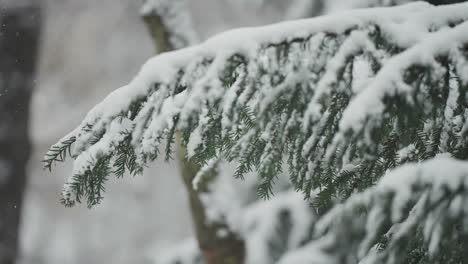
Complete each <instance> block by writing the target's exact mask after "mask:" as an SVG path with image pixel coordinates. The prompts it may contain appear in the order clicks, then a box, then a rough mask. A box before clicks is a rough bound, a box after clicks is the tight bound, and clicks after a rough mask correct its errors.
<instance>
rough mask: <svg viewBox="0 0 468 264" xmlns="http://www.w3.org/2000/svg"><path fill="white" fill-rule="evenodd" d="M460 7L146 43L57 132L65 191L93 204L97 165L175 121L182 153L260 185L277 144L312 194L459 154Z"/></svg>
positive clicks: (139, 155)
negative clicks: (135, 66)
mask: <svg viewBox="0 0 468 264" xmlns="http://www.w3.org/2000/svg"><path fill="white" fill-rule="evenodd" d="M467 19H468V4H466V3H464V4H457V5H450V6H439V7H434V6H431V5H429V4H427V3H421V2H418V3H412V4H408V5H403V6H398V7H391V8H372V9H364V10H355V11H350V12H347V13H340V14H337V15H330V16H324V17H319V18H313V19H306V20H298V21H292V22H285V23H280V24H275V25H270V26H265V27H259V28H244V29H237V30H232V31H229V32H226V33H223V34H220V35H218V36H215V37H214V38H212V39H209V40H208V41H206V42H204V43H202V44H200V45H197V46H193V47H190V48H187V49H182V50H180V51H176V52H169V53H165V54H162V55H159V56H156V57H154V58H152V59H151V60H149V61H148V62H147V63H146V64H145V65H144V66H143V67H142V69H141V71H140V73H139V74H138V75H137V76H136V77H135V78H134V80H132V82H131V83H130V84H128V85H126V86H124V87H122V88H120V89H118V90H116V91H115V92H113V93H111V94H110V95H109V96H108V97H107V98H106V99H105V100H104V101H103V102H102V103H100V104H99V105H97V106H96V107H95V108H94V109H92V110H91V111H90V112H89V113H88V115H87V116H86V118H85V119H84V120H83V122H82V124H81V125H80V126H79V127H78V128H77V129H76V130H74V131H73V132H71V133H70V134H69V135H67V136H66V137H65V138H64V139H63V140H62V141H61V142H59V143H58V145H57V146H58V149H63V142H65V141H64V140H68V139H73V138H74V139H75V140H74V141H75V142H74V146H73V151H72V154H73V156H74V158H75V159H76V160H75V163H74V169H73V174H72V175H73V176H72V178H71V179H69V180H68V182H67V183H66V186H65V189H64V192H63V195H64V203H65V204H66V205H73V204H74V202H75V201H81V200H82V199H83V198H84V199H86V200H87V202H88V204H89V205H93V204H95V203H98V202H99V201H100V199H101V198H102V195H101V192H102V188H103V184H104V182H105V180H106V179H107V175H108V174H109V173H111V172H113V171H121V170H122V169H128V170H129V171H130V172H131V173H137V172H140V171H141V170H142V168H143V167H144V165H145V164H147V163H148V162H150V161H152V160H154V159H156V158H157V157H158V155H159V150H160V148H159V146H160V145H161V143H162V142H163V141H167V142H168V143H169V145H170V143H171V142H173V140H172V139H173V137H174V132H175V131H176V130H180V131H182V133H183V138H184V143H185V144H186V145H187V148H188V154H189V155H190V158H191V159H192V160H194V161H197V162H199V163H201V164H204V163H205V162H206V161H209V160H212V159H216V158H219V157H222V158H225V159H227V160H228V161H233V160H237V161H238V162H239V166H238V168H237V171H236V176H238V177H242V175H243V174H244V173H246V172H249V171H251V170H255V171H257V173H258V175H259V179H260V187H259V193H260V194H261V195H262V196H265V197H267V196H269V194H270V193H271V188H272V185H273V183H274V179H275V177H276V175H277V174H278V173H280V172H281V168H282V167H281V165H282V160H283V157H284V156H287V163H288V165H289V166H288V168H289V173H290V175H291V180H292V182H293V184H294V185H295V187H296V188H298V189H300V190H302V191H303V192H304V193H305V194H306V197H309V195H310V192H311V191H312V190H313V189H315V188H318V187H320V188H321V189H322V192H321V193H320V194H319V199H318V200H317V201H316V202H317V205H326V204H327V203H328V202H329V201H330V200H331V199H332V198H333V197H337V196H338V197H340V198H346V197H348V196H349V195H350V194H351V193H352V192H354V191H356V190H364V189H366V188H367V187H369V186H371V185H373V184H374V183H375V182H376V181H377V179H378V178H379V177H381V176H382V175H383V174H384V173H385V171H387V170H388V169H389V168H392V167H395V166H397V165H398V164H400V163H404V162H407V161H414V160H423V159H427V158H430V157H433V156H435V155H436V154H437V153H439V152H443V153H445V152H447V153H451V154H452V155H453V156H456V157H459V158H464V157H465V156H466V155H467V153H468V151H467V149H468V146H467V144H466V139H467V133H468V125H466V124H467V123H466V122H465V120H466V117H467V114H468V113H465V108H466V105H465V104H466V101H465V96H466V92H467V86H468V70H467V69H468V61H467V60H468V55H467V49H468V47H467V44H468V34H467V32H468V22H466V21H467ZM67 142H68V143H70V141H67ZM56 149H57V147H53V148H52V149H51V151H50V152H49V153H48V154H47V156H46V165H48V164H51V163H53V162H54V161H56V159H54V158H48V157H54V156H53V155H54V154H55V151H56ZM167 150H168V152H170V151H171V148H170V147H168V148H167ZM168 154H170V153H166V155H168ZM117 160H120V162H118V163H117V162H116V161H117ZM122 161H123V162H122Z"/></svg>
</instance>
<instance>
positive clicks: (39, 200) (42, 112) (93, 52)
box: [0, 0, 284, 264]
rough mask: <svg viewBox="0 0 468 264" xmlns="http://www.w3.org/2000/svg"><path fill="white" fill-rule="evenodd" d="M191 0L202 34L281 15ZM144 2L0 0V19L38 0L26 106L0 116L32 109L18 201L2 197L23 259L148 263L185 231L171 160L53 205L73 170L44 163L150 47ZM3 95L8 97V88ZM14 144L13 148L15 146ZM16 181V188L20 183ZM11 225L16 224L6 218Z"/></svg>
mask: <svg viewBox="0 0 468 264" xmlns="http://www.w3.org/2000/svg"><path fill="white" fill-rule="evenodd" d="M189 2H190V12H191V13H192V15H193V21H194V24H195V29H196V31H197V34H198V35H199V36H200V38H201V39H204V38H206V37H209V36H211V35H213V34H215V33H217V32H220V31H223V30H226V29H228V28H232V27H238V26H247V25H249V26H250V25H259V24H265V23H270V22H274V21H279V20H281V19H282V18H283V15H284V14H283V13H284V12H283V11H281V8H278V7H277V6H272V7H268V8H262V9H249V10H246V8H245V6H241V5H238V4H235V3H233V2H235V1H229V0H224V1H219V0H192V1H189ZM141 4H142V3H141V1H128V0H100V1H95V0H79V1H77V0H43V1H39V0H29V1H27V0H24V1H23V0H0V19H2V16H3V20H2V21H3V23H4V22H5V21H6V20H7V19H9V18H8V16H9V13H10V11H11V10H12V9H14V8H19V7H30V6H35V7H40V8H41V12H40V13H35V12H34V11H33V12H30V13H27V15H26V16H28V18H26V20H27V21H28V23H29V24H26V25H24V28H25V30H26V33H27V32H28V30H29V31H31V32H33V33H34V34H38V39H39V42H38V43H37V52H38V53H37V56H33V57H34V58H36V59H35V60H33V59H26V61H24V63H23V64H24V65H28V66H29V67H33V66H34V65H35V66H36V71H35V73H34V71H31V70H30V71H29V72H27V73H26V74H27V81H25V82H26V83H25V84H24V85H23V86H24V90H25V91H26V92H27V93H29V92H31V91H32V93H31V96H32V97H31V98H30V108H28V107H27V105H24V104H27V100H28V99H26V102H23V105H15V107H14V108H12V107H11V106H10V107H9V108H8V109H6V110H8V111H9V110H11V111H13V112H14V113H10V114H11V115H10V116H14V118H13V120H10V121H9V122H10V123H8V120H7V119H6V117H3V120H2V119H1V118H2V116H1V115H0V123H2V122H3V123H4V124H3V126H4V127H7V128H8V127H9V131H10V132H11V134H17V132H14V129H12V126H13V125H14V124H18V122H19V121H18V120H16V118H18V116H17V115H16V111H22V112H23V115H22V118H24V119H25V120H26V121H25V122H27V121H28V118H29V122H27V123H24V124H23V127H22V128H21V129H25V130H26V131H27V133H29V137H30V140H31V145H30V146H31V154H30V158H29V163H28V167H27V171H26V172H25V174H26V181H25V186H24V188H25V190H24V197H25V198H24V203H23V204H22V206H20V205H21V202H20V201H16V202H15V203H13V204H11V205H8V206H9V207H11V208H12V210H17V211H18V210H19V211H20V212H21V224H20V227H19V230H20V231H19V232H20V241H19V243H20V251H19V253H18V254H19V256H20V263H24V264H30V263H34V264H41V263H49V264H53V263H62V264H63V263H65V264H73V263H89V264H93V263H115V264H119V263H149V261H150V259H151V258H152V257H153V256H152V255H154V254H157V252H158V250H162V249H164V248H165V247H166V246H167V245H170V244H173V243H175V242H177V241H180V240H181V239H182V238H184V237H188V236H190V235H191V234H192V224H191V219H190V214H189V208H188V205H187V199H186V193H185V190H184V188H183V186H182V183H181V182H180V178H179V177H178V176H177V173H178V172H177V167H176V166H177V165H176V163H175V162H172V163H164V162H157V163H156V164H154V165H153V166H152V167H151V168H150V169H148V170H146V171H145V173H144V175H143V176H138V177H136V178H131V177H124V178H123V179H119V180H116V179H112V180H111V181H110V183H109V184H108V185H107V192H106V194H105V197H106V198H105V199H104V201H103V203H102V204H101V205H99V206H96V207H95V208H93V209H88V208H86V206H83V205H77V206H75V207H73V208H65V207H64V206H63V205H61V204H60V191H61V190H62V186H63V183H64V181H65V179H66V178H67V177H69V174H70V172H71V166H72V164H71V163H70V162H66V163H63V164H58V166H56V167H55V169H54V170H53V172H52V173H49V172H48V171H45V170H43V168H42V164H41V160H42V159H43V155H44V153H45V152H46V151H47V149H48V147H50V145H51V144H53V143H55V142H56V141H57V140H59V139H60V137H61V136H63V135H65V134H66V133H67V132H69V131H70V130H72V129H73V128H74V127H75V126H77V125H78V124H79V122H80V120H81V119H82V118H83V117H84V115H85V114H86V112H87V111H88V110H89V109H90V108H91V107H92V106H94V105H95V104H96V103H98V102H99V101H100V100H102V99H103V98H104V96H105V95H107V94H108V93H109V92H110V91H112V90H113V89H116V88H118V87H119V86H122V85H124V84H126V83H128V82H129V81H130V80H131V78H132V77H133V76H134V75H135V74H136V73H137V72H138V70H139V68H140V66H141V65H142V64H143V63H144V62H145V61H146V60H147V59H148V58H149V57H151V56H152V54H154V52H155V50H154V48H153V43H152V40H151V38H150V36H149V34H148V31H147V29H146V27H145V25H144V24H143V22H142V21H141V18H140V13H139V9H140V7H141ZM31 14H32V15H31ZM20 15H21V14H20ZM4 20H5V21H4ZM20 20H21V19H20ZM23 20H24V19H22V20H21V21H23ZM26 20H25V21H26ZM8 30H10V31H12V30H11V29H6V30H4V31H5V32H4V33H8ZM18 32H19V31H15V32H12V33H11V34H19V33H18ZM22 36H24V34H23V33H22V35H20V36H19V37H20V39H19V40H18V41H17V43H13V44H10V46H12V47H11V48H12V49H16V48H18V49H19V45H23V46H26V47H25V48H24V49H23V52H26V53H27V51H31V50H32V51H34V50H35V48H36V46H34V45H33V43H32V42H31V40H29V39H27V38H22V39H21V37H22ZM0 37H1V35H0ZM21 41H22V42H21ZM0 43H1V42H0ZM21 43H23V44H21ZM7 44H8V43H6V44H5V45H7ZM0 45H2V44H0ZM28 46H29V47H28ZM3 56H5V57H7V56H10V57H12V56H13V54H11V53H10V54H3ZM5 57H0V60H4V58H5ZM29 60H31V61H29ZM13 63H15V62H13ZM0 64H1V63H0ZM5 67H6V66H5ZM25 80H26V79H25ZM21 85H22V84H21V83H20V86H21ZM23 86H22V87H23ZM5 87H6V86H4V87H3V88H0V96H1V92H2V89H3V93H4V94H7V95H8V94H11V91H10V93H8V90H7V88H5ZM2 99H3V100H4V101H3V103H4V105H5V104H6V100H7V97H6V96H3V97H0V100H2ZM9 99H12V98H9ZM1 104H2V101H0V105H1ZM28 113H29V117H28ZM5 123H6V124H5ZM0 136H1V134H0ZM15 138H16V137H15ZM19 140H21V139H17V141H19ZM4 141H5V142H4V146H3V145H0V148H1V147H3V148H4V150H5V149H6V147H5V146H6V145H7V144H9V143H12V142H13V141H12V135H10V136H9V137H8V136H5V137H4ZM15 145H16V146H14V148H15V149H16V148H22V147H21V146H19V145H18V144H15ZM24 148H25V149H26V147H24ZM0 152H1V150H0ZM23 154H24V155H27V154H26V153H23ZM24 155H23V156H24ZM7 158H8V157H4V160H5V161H4V162H3V165H2V163H0V171H1V170H3V171H4V172H5V171H6V170H7V167H8V166H7V165H8V163H7V160H8V159H7ZM0 160H1V156H0ZM5 164H7V165H5ZM2 166H3V167H2ZM19 173H21V172H19ZM0 174H1V173H0ZM20 185H21V184H20ZM16 187H17V188H21V186H18V184H17V185H16ZM5 188H8V190H10V191H12V190H13V189H12V187H5ZM15 199H19V198H15ZM19 200H20V199H19ZM5 214H8V215H10V214H11V212H5ZM18 214H19V212H18ZM1 224H2V223H0V225H1ZM9 230H10V231H9V232H13V231H12V228H11V227H9ZM13 235H14V234H10V236H13ZM7 239H10V238H7ZM11 239H13V238H11ZM13 240H14V239H13ZM0 251H1V249H0ZM1 263H2V264H3V263H9V262H8V261H7V262H1Z"/></svg>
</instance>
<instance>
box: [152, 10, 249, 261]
mask: <svg viewBox="0 0 468 264" xmlns="http://www.w3.org/2000/svg"><path fill="white" fill-rule="evenodd" d="M143 20H144V21H145V23H146V25H147V27H148V29H149V31H150V34H151V36H152V38H153V41H154V43H155V46H156V49H157V52H158V53H162V52H166V51H171V50H173V49H174V48H173V46H172V44H171V42H170V41H169V39H170V33H169V30H168V29H167V28H166V27H165V25H164V22H163V20H162V18H161V17H160V16H159V15H157V14H156V13H154V12H153V13H151V14H149V15H145V16H144V17H143ZM176 137H177V142H176V144H177V146H178V149H177V161H178V163H179V166H180V173H181V176H182V180H183V182H184V184H185V187H186V190H187V192H188V197H189V202H190V208H191V211H192V221H193V223H194V226H195V235H196V238H197V240H198V245H199V247H200V250H201V252H202V255H203V258H204V261H205V263H207V264H242V263H243V262H244V259H245V243H244V241H243V240H242V239H241V238H239V237H238V235H236V234H235V233H233V232H231V231H230V230H229V227H228V226H227V225H226V224H225V223H210V222H209V220H208V219H207V217H206V212H205V208H204V206H203V203H202V201H201V199H200V196H201V194H202V193H203V192H207V191H208V188H207V185H208V183H209V181H210V180H212V179H213V178H215V177H216V176H217V174H218V172H217V170H216V169H215V170H212V171H210V172H209V173H207V174H209V175H206V176H205V177H204V180H203V182H202V183H201V184H200V185H201V186H199V189H198V190H194V188H193V185H192V180H193V178H194V177H195V175H196V174H197V172H198V171H199V170H200V166H199V165H197V164H195V163H193V162H191V161H189V160H187V159H186V153H187V151H186V149H185V147H184V146H183V144H181V142H180V133H177V135H176ZM221 231H222V232H223V235H222V236H221V235H220V234H221Z"/></svg>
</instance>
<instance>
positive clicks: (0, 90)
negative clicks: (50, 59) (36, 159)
mask: <svg viewBox="0 0 468 264" xmlns="http://www.w3.org/2000/svg"><path fill="white" fill-rule="evenodd" d="M40 22H41V17H40V9H39V6H38V5H37V3H36V4H31V5H29V6H25V5H22V6H21V7H11V8H10V7H8V6H7V8H5V7H3V9H0V264H11V263H14V262H15V260H16V258H17V256H18V240H19V239H18V236H19V224H20V220H21V217H20V216H21V209H22V203H23V193H24V189H25V183H26V167H27V162H28V159H29V155H30V150H31V143H30V140H29V136H28V132H29V131H28V130H29V126H28V123H29V102H30V99H31V94H32V88H33V86H34V82H35V81H34V75H35V65H36V61H37V51H38V45H39V41H38V40H39V34H40V24H41V23H40Z"/></svg>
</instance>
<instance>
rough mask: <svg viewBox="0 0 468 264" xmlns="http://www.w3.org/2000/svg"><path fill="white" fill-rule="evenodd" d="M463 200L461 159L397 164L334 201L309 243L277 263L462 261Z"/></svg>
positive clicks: (465, 175) (466, 227) (467, 168)
mask: <svg viewBox="0 0 468 264" xmlns="http://www.w3.org/2000/svg"><path fill="white" fill-rule="evenodd" d="M467 203H468V163H467V162H466V161H458V160H454V159H451V158H447V157H437V158H434V159H432V160H430V161H425V162H423V163H420V164H415V163H413V164H407V165H403V166H401V167H400V168H397V169H394V170H393V171H392V172H390V173H388V174H387V175H385V176H384V177H383V178H382V179H381V180H380V181H379V183H378V184H377V185H376V186H375V187H372V188H369V189H368V190H366V191H364V192H362V193H359V194H354V195H353V196H351V197H350V198H349V199H348V200H347V201H346V202H344V203H343V204H340V205H336V206H335V207H334V208H333V209H331V210H330V211H329V212H328V213H327V214H326V215H324V216H323V217H322V218H321V219H319V221H318V222H316V224H315V228H314V235H313V236H314V238H313V239H312V240H311V242H310V243H308V244H306V245H304V247H302V248H300V249H298V250H296V251H291V252H290V253H288V254H287V255H286V256H284V257H283V258H282V259H281V260H280V261H279V262H278V263H280V264H305V263H307V264H312V263H320V264H334V263H343V264H346V263H350V264H351V263H353V264H354V263H362V264H371V263H372V264H377V263H379V264H390V263H465V262H466V258H467V252H466V248H467V246H468V207H467V206H466V204H467ZM359 211H360V212H361V213H359ZM363 212H367V213H363Z"/></svg>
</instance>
